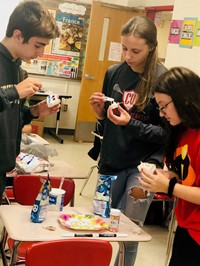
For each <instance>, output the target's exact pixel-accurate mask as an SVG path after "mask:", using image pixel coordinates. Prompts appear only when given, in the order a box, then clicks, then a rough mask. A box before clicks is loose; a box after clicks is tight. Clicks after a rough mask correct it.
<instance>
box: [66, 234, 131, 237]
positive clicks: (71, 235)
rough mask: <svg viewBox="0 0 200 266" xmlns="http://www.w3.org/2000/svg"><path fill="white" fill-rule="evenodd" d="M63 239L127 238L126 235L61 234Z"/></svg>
mask: <svg viewBox="0 0 200 266" xmlns="http://www.w3.org/2000/svg"><path fill="white" fill-rule="evenodd" d="M62 236H63V237H127V234H71V233H66V234H62Z"/></svg>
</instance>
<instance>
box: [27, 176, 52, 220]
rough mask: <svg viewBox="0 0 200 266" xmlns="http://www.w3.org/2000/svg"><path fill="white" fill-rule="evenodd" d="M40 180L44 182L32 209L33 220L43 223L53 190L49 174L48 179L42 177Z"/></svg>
mask: <svg viewBox="0 0 200 266" xmlns="http://www.w3.org/2000/svg"><path fill="white" fill-rule="evenodd" d="M40 180H41V182H42V183H43V184H42V186H41V188H40V191H39V193H38V195H37V197H36V200H35V203H34V205H33V208H32V211H31V221H32V222H34V223H41V222H43V220H44V219H45V217H46V213H47V207H48V205H49V194H50V191H51V185H50V178H49V175H48V178H47V179H46V180H45V179H44V178H40Z"/></svg>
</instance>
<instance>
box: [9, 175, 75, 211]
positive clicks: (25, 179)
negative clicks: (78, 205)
mask: <svg viewBox="0 0 200 266" xmlns="http://www.w3.org/2000/svg"><path fill="white" fill-rule="evenodd" d="M45 178H47V177H45ZM60 181H61V177H50V183H51V186H52V187H53V188H58V187H59V185H60ZM41 186H42V183H41V181H40V175H17V176H16V177H14V181H13V192H14V196H15V199H16V202H18V203H19V204H21V205H33V204H34V202H35V199H36V197H37V195H38V193H39V190H40V187H41ZM62 189H64V190H65V191H66V193H65V198H64V206H66V205H67V204H68V203H69V202H70V201H71V199H72V198H73V195H74V190H75V183H74V180H73V179H69V178H65V179H64V182H63V185H62Z"/></svg>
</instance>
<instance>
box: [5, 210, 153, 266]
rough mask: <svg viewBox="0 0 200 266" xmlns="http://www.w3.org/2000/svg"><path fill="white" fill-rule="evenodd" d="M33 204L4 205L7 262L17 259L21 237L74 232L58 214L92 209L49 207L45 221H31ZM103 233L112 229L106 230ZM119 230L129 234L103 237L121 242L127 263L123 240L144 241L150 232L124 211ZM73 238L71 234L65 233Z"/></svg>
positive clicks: (36, 238) (32, 238)
mask: <svg viewBox="0 0 200 266" xmlns="http://www.w3.org/2000/svg"><path fill="white" fill-rule="evenodd" d="M31 209H32V207H30V206H22V205H1V206H0V216H1V219H2V222H3V224H4V232H3V237H2V240H1V252H2V259H3V262H4V264H3V265H4V266H7V265H10V266H13V265H14V262H15V260H16V255H17V247H18V245H19V243H20V241H50V240H59V239H63V236H62V235H63V234H64V233H70V232H72V233H73V232H74V230H70V229H68V228H66V227H64V226H62V225H61V224H60V223H59V221H58V217H59V215H60V214H61V213H65V214H72V213H92V211H91V209H90V208H77V207H64V209H63V211H62V212H52V211H49V212H48V213H47V216H46V218H45V220H44V222H43V223H32V222H31V221H30V213H31ZM105 221H107V222H108V219H105ZM49 225H52V226H55V228H56V229H55V231H49V230H47V229H45V228H44V227H45V226H49ZM87 232H88V233H94V231H87ZM76 233H82V234H83V231H78V230H76ZM104 233H111V232H109V231H104ZM119 233H121V234H127V237H103V239H104V240H107V241H110V242H118V243H119V247H120V253H119V254H120V261H119V265H120V266H123V265H124V261H123V258H124V244H123V242H124V241H137V242H145V241H150V240H151V236H150V235H149V234H147V233H146V232H145V231H144V230H142V229H141V228H140V227H138V226H137V225H136V224H135V223H133V222H132V221H131V220H130V219H129V218H128V217H126V216H125V215H123V214H121V218H120V224H119ZM7 234H8V235H9V236H10V237H11V238H12V239H14V240H15V245H14V248H13V252H12V254H11V259H10V262H9V264H7V261H6V259H5V253H4V245H5V237H6V236H7ZM65 238H70V237H65Z"/></svg>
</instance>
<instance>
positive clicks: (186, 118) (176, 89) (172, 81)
mask: <svg viewBox="0 0 200 266" xmlns="http://www.w3.org/2000/svg"><path fill="white" fill-rule="evenodd" d="M156 92H158V93H164V94H167V95H169V96H170V97H171V98H172V101H173V104H174V106H175V108H176V111H177V113H178V115H179V117H180V119H181V121H182V122H181V124H180V125H178V126H172V127H171V137H170V141H169V144H168V148H167V154H166V163H167V166H168V167H170V168H171V169H173V155H174V151H175V149H176V146H177V141H178V138H179V136H180V133H181V132H183V130H185V129H187V128H200V78H199V76H198V75H197V74H195V73H194V72H193V71H191V70H189V69H187V68H185V67H173V68H171V69H170V70H168V71H167V72H165V73H164V74H162V75H161V76H160V77H159V78H158V80H157V82H156V84H155V87H154V93H156ZM173 170H174V169H173Z"/></svg>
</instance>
